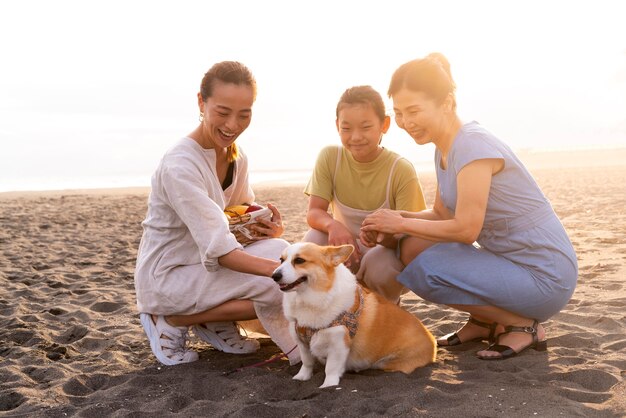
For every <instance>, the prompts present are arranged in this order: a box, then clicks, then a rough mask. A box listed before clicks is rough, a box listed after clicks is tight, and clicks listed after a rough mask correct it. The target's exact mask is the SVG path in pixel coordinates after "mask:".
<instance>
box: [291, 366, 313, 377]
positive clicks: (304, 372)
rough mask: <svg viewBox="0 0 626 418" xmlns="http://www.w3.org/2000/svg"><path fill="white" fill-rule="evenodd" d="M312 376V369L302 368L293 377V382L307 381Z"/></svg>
mask: <svg viewBox="0 0 626 418" xmlns="http://www.w3.org/2000/svg"><path fill="white" fill-rule="evenodd" d="M312 375H313V369H312V368H310V367H305V366H302V367H301V368H300V371H299V372H298V374H297V375H295V376H294V377H293V380H309V379H310V378H311V376H312Z"/></svg>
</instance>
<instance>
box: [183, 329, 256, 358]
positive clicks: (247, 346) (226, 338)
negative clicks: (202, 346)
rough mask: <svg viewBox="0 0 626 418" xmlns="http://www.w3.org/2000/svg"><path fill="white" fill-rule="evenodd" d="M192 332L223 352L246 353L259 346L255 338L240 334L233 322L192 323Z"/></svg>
mask: <svg viewBox="0 0 626 418" xmlns="http://www.w3.org/2000/svg"><path fill="white" fill-rule="evenodd" d="M193 333H194V334H196V336H197V337H198V338H200V339H201V340H202V341H205V342H207V343H209V344H211V345H212V346H213V348H215V349H216V350H220V351H223V352H225V353H231V354H248V353H254V352H255V351H257V350H258V349H259V348H261V344H259V342H258V341H257V340H255V339H252V338H248V337H244V336H243V335H241V334H240V333H239V327H238V326H237V324H236V323H235V322H206V323H204V324H199V325H194V326H193Z"/></svg>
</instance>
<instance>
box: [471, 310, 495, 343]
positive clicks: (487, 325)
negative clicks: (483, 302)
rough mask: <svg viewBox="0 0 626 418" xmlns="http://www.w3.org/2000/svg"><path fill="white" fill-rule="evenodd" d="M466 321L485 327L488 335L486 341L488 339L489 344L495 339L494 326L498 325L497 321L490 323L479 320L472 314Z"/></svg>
mask: <svg viewBox="0 0 626 418" xmlns="http://www.w3.org/2000/svg"><path fill="white" fill-rule="evenodd" d="M467 322H471V323H472V324H474V325H478V326H479V327H483V328H487V329H488V330H489V337H487V341H489V343H490V344H491V343H492V342H494V341H495V336H496V328H497V327H498V323H497V322H492V323H491V324H490V323H488V322H482V321H479V320H478V319H476V318H474V317H472V316H470V317H469V319H468V320H467Z"/></svg>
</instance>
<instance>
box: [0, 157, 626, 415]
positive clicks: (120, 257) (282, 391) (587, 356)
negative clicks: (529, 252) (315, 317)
mask: <svg viewBox="0 0 626 418" xmlns="http://www.w3.org/2000/svg"><path fill="white" fill-rule="evenodd" d="M533 174H534V175H535V177H536V179H537V181H538V183H539V184H540V185H541V186H542V189H543V191H544V192H545V194H546V195H547V196H548V197H549V198H550V200H551V201H552V204H553V206H554V208H555V210H556V212H557V213H558V215H559V216H560V218H561V219H562V221H563V223H564V225H565V227H566V229H567V230H568V232H569V234H570V237H571V240H572V242H573V244H574V246H575V248H576V251H577V254H578V257H579V267H580V280H579V284H578V287H577V289H576V292H575V294H574V296H573V298H572V300H571V301H570V303H569V304H568V305H567V307H566V308H565V309H564V310H563V311H562V312H561V313H560V314H558V315H557V316H555V317H554V318H552V319H551V320H549V321H548V322H547V323H546V324H545V325H546V328H547V332H548V337H549V349H548V351H547V352H543V353H540V352H535V351H533V350H529V351H527V352H524V353H523V354H522V355H520V356H518V357H515V358H512V359H510V360H507V361H502V362H500V361H495V362H485V361H481V360H478V359H477V358H476V357H475V356H474V353H475V352H476V351H477V350H478V349H480V348H481V347H482V346H483V345H482V344H481V343H471V344H469V345H464V346H463V348H451V349H449V350H446V349H441V348H440V349H439V350H438V359H437V362H436V363H435V364H433V365H431V366H428V367H425V368H422V369H418V370H416V371H415V372H414V373H412V374H411V375H404V374H401V373H385V372H381V371H373V370H369V371H364V372H360V373H347V374H346V375H345V376H344V377H343V379H342V380H341V384H340V386H339V387H337V388H331V389H324V390H320V389H318V386H319V385H320V384H321V383H322V381H323V378H324V374H323V370H322V368H321V366H318V368H317V369H316V372H315V374H314V376H313V378H312V379H311V380H310V381H308V382H299V381H293V380H291V377H292V376H293V375H295V374H296V373H297V371H298V370H299V365H298V366H291V367H290V366H289V365H288V363H287V362H286V361H285V360H279V361H275V362H273V363H270V364H267V365H265V366H261V367H245V366H249V365H252V364H254V363H258V362H261V361H263V360H265V359H268V358H270V357H272V356H273V355H276V354H278V353H279V350H278V349H277V347H276V346H275V345H274V344H273V343H272V342H271V341H270V340H269V339H267V338H263V339H262V340H261V350H260V351H259V352H258V353H255V354H251V355H243V356H236V355H228V354H224V353H221V352H218V351H216V350H214V349H213V348H211V347H210V346H209V345H208V344H205V343H202V342H200V341H198V340H195V339H194V340H193V343H192V345H193V346H194V347H195V348H196V349H197V350H198V351H199V352H200V360H199V361H198V362H195V363H191V364H186V365H182V366H176V367H164V366H161V365H159V363H158V362H157V361H156V359H155V358H154V356H153V355H152V354H151V351H150V347H149V344H148V341H147V339H146V337H145V335H144V333H143V330H142V328H141V325H140V323H139V317H138V313H137V312H136V307H135V296H134V286H133V269H134V265H135V256H136V251H137V246H138V243H139V239H140V236H141V226H140V222H141V221H142V219H143V217H144V215H145V211H146V198H147V191H146V190H111V191H64V192H42V193H17V194H15V193H9V194H0V248H1V250H0V286H1V289H2V290H1V293H0V416H34V417H65V416H82V417H98V416H115V417H127V416H133V417H142V416H146V417H148V416H170V415H178V416H215V417H220V416H229V417H276V416H280V417H323V416H329V417H332V416H335V417H356V416H359V417H373V416H432V417H435V416H450V417H461V416H462V417H496V416H506V417H532V416H543V417H623V416H626V384H625V383H624V376H625V375H626V287H625V279H626V267H625V265H626V262H625V261H626V186H625V184H626V166H624V165H622V166H614V167H610V168H597V167H591V168H563V169H538V170H534V171H533ZM421 180H422V183H423V186H424V189H425V192H426V196H427V197H428V199H429V204H430V202H432V197H433V192H434V178H433V176H432V175H423V176H422V177H421ZM256 192H257V197H258V199H257V200H258V201H259V202H261V203H266V202H273V203H275V204H276V205H277V206H278V207H279V208H280V210H281V212H282V213H283V217H284V221H285V225H286V234H285V238H286V239H287V240H289V241H290V242H295V241H298V240H299V239H300V238H301V237H302V235H303V234H304V232H305V231H306V224H305V221H304V216H305V210H306V204H307V201H306V198H305V196H304V195H303V194H302V186H272V185H264V186H258V187H256ZM402 307H403V308H405V309H407V310H409V311H410V312H412V313H414V314H415V315H417V316H418V317H419V318H420V319H421V320H422V321H423V323H424V324H425V325H426V326H427V327H428V328H429V329H430V330H431V331H432V332H433V334H434V335H436V336H437V335H441V334H445V333H448V332H451V331H454V330H455V329H457V327H459V326H460V324H461V323H462V322H463V321H464V320H465V318H466V315H464V314H461V313H458V312H455V311H453V310H451V309H449V308H446V307H444V306H439V305H435V304H431V303H427V302H425V301H423V300H421V299H420V298H419V297H417V296H415V295H414V294H413V293H408V294H407V295H405V296H404V297H403V300H402ZM242 366H243V367H244V368H243V369H241V370H239V371H235V372H233V373H230V374H228V372H230V371H233V370H235V369H237V368H239V367H242Z"/></svg>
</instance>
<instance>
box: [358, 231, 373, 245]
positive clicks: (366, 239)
mask: <svg viewBox="0 0 626 418" xmlns="http://www.w3.org/2000/svg"><path fill="white" fill-rule="evenodd" d="M377 237H378V233H377V232H376V231H367V232H366V231H363V230H361V232H360V233H359V241H361V243H362V244H363V245H365V246H366V247H369V248H372V247H375V246H376V244H377V242H376V241H377V240H376V238H377Z"/></svg>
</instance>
